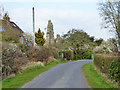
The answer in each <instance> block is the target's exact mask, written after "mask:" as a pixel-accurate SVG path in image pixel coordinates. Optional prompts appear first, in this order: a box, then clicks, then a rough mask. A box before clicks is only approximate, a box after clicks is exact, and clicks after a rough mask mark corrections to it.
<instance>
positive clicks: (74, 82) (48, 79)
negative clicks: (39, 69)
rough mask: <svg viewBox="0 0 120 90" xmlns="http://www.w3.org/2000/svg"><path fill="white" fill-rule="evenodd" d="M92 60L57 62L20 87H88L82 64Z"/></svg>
mask: <svg viewBox="0 0 120 90" xmlns="http://www.w3.org/2000/svg"><path fill="white" fill-rule="evenodd" d="M90 62H92V60H81V61H75V62H69V63H64V64H59V65H57V66H55V67H53V68H51V69H50V70H48V71H46V72H44V73H42V74H40V75H39V76H38V77H36V78H35V79H33V80H32V81H30V82H29V83H27V84H25V85H24V86H23V87H22V88H89V86H88V84H87V82H86V80H85V78H84V75H83V72H82V66H83V65H84V64H86V63H90Z"/></svg>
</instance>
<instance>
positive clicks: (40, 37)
mask: <svg viewBox="0 0 120 90" xmlns="http://www.w3.org/2000/svg"><path fill="white" fill-rule="evenodd" d="M43 36H44V32H41V30H40V28H39V29H38V32H36V33H35V42H36V43H37V44H38V45H40V46H43V45H44V44H45V41H46V40H45V38H44V37H43Z"/></svg>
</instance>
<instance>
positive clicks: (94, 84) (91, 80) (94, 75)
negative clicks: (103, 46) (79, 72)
mask: <svg viewBox="0 0 120 90" xmlns="http://www.w3.org/2000/svg"><path fill="white" fill-rule="evenodd" d="M83 72H84V75H85V78H86V80H87V81H88V84H89V86H90V87H91V88H117V85H116V84H114V83H112V82H108V80H107V78H106V77H104V76H102V75H101V74H98V72H97V71H96V70H95V69H94V65H93V63H88V64H85V65H84V66H83Z"/></svg>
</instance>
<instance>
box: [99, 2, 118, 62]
mask: <svg viewBox="0 0 120 90" xmlns="http://www.w3.org/2000/svg"><path fill="white" fill-rule="evenodd" d="M99 10H100V16H101V17H102V19H103V23H104V28H109V30H112V31H114V32H115V34H116V37H117V40H118V51H119V54H118V56H119V62H120V1H119V0H106V2H101V3H99Z"/></svg>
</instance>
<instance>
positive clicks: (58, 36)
mask: <svg viewBox="0 0 120 90" xmlns="http://www.w3.org/2000/svg"><path fill="white" fill-rule="evenodd" d="M60 42H61V37H60V34H57V38H56V43H60Z"/></svg>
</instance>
